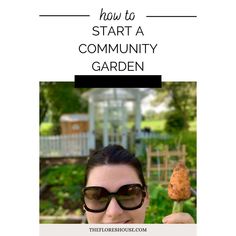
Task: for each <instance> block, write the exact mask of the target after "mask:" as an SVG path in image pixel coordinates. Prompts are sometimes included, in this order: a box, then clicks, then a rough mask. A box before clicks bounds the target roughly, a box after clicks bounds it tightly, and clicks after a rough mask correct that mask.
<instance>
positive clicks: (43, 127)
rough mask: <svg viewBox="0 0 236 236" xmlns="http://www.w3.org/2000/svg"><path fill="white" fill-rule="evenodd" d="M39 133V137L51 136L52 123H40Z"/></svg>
mask: <svg viewBox="0 0 236 236" xmlns="http://www.w3.org/2000/svg"><path fill="white" fill-rule="evenodd" d="M39 132H40V135H41V136H49V135H53V123H51V122H43V123H41V124H40V131H39Z"/></svg>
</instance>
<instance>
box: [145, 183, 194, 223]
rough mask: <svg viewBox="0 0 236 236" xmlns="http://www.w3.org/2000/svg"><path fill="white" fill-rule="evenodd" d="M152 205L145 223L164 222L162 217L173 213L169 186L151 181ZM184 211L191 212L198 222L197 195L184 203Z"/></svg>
mask: <svg viewBox="0 0 236 236" xmlns="http://www.w3.org/2000/svg"><path fill="white" fill-rule="evenodd" d="M149 194H150V195H149V196H150V205H149V208H148V209H147V213H146V218H145V223H147V224H153V223H162V219H163V218H164V217H165V216H167V215H169V214H171V213H172V207H173V201H172V200H171V199H170V198H169V197H168V191H167V188H164V187H162V186H161V185H157V184H156V183H150V185H149ZM184 212H186V213H189V214H190V215H191V216H192V217H193V218H194V220H195V222H196V206H195V197H192V198H190V199H189V200H187V201H185V203H184Z"/></svg>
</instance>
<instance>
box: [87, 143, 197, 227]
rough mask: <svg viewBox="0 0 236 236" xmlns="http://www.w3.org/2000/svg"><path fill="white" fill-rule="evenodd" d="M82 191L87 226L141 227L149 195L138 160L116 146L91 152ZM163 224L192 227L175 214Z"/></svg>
mask: <svg viewBox="0 0 236 236" xmlns="http://www.w3.org/2000/svg"><path fill="white" fill-rule="evenodd" d="M85 186H86V187H85V188H84V190H83V201H84V209H85V211H86V216H87V220H88V223H90V224H96V223H102V224H141V223H144V219H145V212H146V209H147V207H148V205H149V194H148V192H147V186H146V183H145V180H144V176H143V172H142V166H141V164H140V162H139V160H138V159H137V158H136V157H135V156H134V155H132V154H130V153H129V152H128V151H127V150H126V149H124V148H123V147H121V146H119V145H109V146H107V147H105V148H104V149H102V150H99V151H96V152H94V153H93V154H92V155H91V157H90V158H89V160H88V164H87V169H86V173H85ZM163 223H194V221H193V218H192V217H191V216H190V215H189V214H187V213H175V214H172V215H169V216H167V217H165V218H164V219H163Z"/></svg>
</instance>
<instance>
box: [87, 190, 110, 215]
mask: <svg viewBox="0 0 236 236" xmlns="http://www.w3.org/2000/svg"><path fill="white" fill-rule="evenodd" d="M108 200H109V199H108V192H107V191H106V189H104V188H101V187H91V188H87V189H85V191H84V202H85V204H86V206H87V208H89V209H91V210H95V211H99V210H102V209H104V208H105V207H106V205H107V202H108Z"/></svg>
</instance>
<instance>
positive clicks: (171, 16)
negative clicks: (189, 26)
mask: <svg viewBox="0 0 236 236" xmlns="http://www.w3.org/2000/svg"><path fill="white" fill-rule="evenodd" d="M146 17H153V18H154V17H179V18H180V17H197V16H146Z"/></svg>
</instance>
